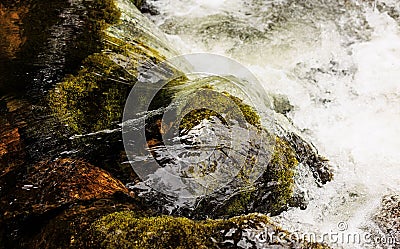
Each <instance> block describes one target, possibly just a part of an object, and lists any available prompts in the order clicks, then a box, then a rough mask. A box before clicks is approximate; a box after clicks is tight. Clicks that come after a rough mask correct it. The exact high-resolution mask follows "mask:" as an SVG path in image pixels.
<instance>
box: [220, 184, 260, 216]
mask: <svg viewBox="0 0 400 249" xmlns="http://www.w3.org/2000/svg"><path fill="white" fill-rule="evenodd" d="M253 192H254V191H251V190H245V191H241V192H240V193H239V194H237V195H235V196H234V197H232V198H231V199H230V200H229V204H228V205H227V208H226V209H225V211H224V213H225V214H226V215H227V216H228V217H232V216H234V215H240V214H243V213H245V212H246V210H247V206H248V205H249V203H250V202H251V197H252V193H253Z"/></svg>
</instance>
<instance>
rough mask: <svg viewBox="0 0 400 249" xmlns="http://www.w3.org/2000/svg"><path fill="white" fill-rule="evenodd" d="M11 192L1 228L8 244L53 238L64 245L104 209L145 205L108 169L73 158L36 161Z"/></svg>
mask: <svg viewBox="0 0 400 249" xmlns="http://www.w3.org/2000/svg"><path fill="white" fill-rule="evenodd" d="M7 197H8V198H9V199H10V201H9V202H8V205H6V206H2V207H1V210H0V211H1V213H2V218H1V219H0V230H1V229H3V230H5V231H4V233H6V235H5V238H6V239H5V241H6V243H5V244H6V245H10V246H9V247H8V248H10V247H12V248H15V247H18V248H53V247H52V246H54V245H51V244H48V240H51V239H52V240H54V243H56V244H57V243H58V244H57V245H59V246H60V245H61V244H59V243H61V242H62V243H65V238H67V237H68V236H74V234H77V233H78V232H79V229H80V228H82V227H84V226H85V225H87V224H89V223H90V222H91V221H92V220H94V219H96V218H97V217H99V216H100V215H101V214H103V215H104V214H107V213H111V212H115V211H116V210H127V209H137V207H138V206H141V205H138V204H137V203H138V202H137V201H135V199H134V198H133V196H132V195H131V194H130V193H129V191H128V190H127V189H126V188H125V186H124V185H123V184H122V183H121V182H120V181H118V180H116V179H114V178H113V177H112V176H111V175H110V174H109V173H107V172H106V171H104V170H102V169H99V168H97V167H94V166H93V165H90V164H88V163H86V162H84V161H79V160H73V159H68V158H66V159H58V160H56V161H54V162H42V163H39V164H37V165H35V166H34V167H33V168H31V169H29V172H28V174H27V176H26V177H25V179H23V180H22V181H21V182H19V183H18V184H17V186H16V189H15V190H14V191H13V192H12V194H11V196H7ZM69 226H73V227H74V230H71V229H72V228H70V227H69ZM55 228H57V229H59V230H58V234H55V233H54V229H55ZM72 233H74V234H72ZM76 236H77V235H76ZM67 239H68V241H70V238H69V237H68V238H67ZM16 245H18V246H16Z"/></svg>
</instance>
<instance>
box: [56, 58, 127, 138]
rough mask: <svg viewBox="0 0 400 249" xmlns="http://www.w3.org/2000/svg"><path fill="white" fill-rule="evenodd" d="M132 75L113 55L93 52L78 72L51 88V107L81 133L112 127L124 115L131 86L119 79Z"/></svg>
mask: <svg viewBox="0 0 400 249" xmlns="http://www.w3.org/2000/svg"><path fill="white" fill-rule="evenodd" d="M121 78H123V79H130V78H131V77H130V75H129V74H128V73H127V72H126V71H125V70H124V69H123V68H122V67H120V66H118V65H117V64H116V63H114V62H113V61H112V60H111V59H110V58H109V56H107V55H105V54H93V55H91V56H89V57H88V58H87V59H86V60H85V61H84V62H83V66H82V69H81V70H80V71H79V72H78V73H77V74H76V75H70V76H67V77H66V78H65V79H64V80H63V81H62V82H60V83H59V84H57V87H56V88H55V89H54V90H52V91H51V92H50V97H49V101H50V107H51V108H52V109H53V111H54V112H55V113H56V114H57V116H58V117H59V119H60V120H61V121H62V122H63V123H65V124H66V125H67V126H68V127H69V128H70V129H72V130H73V131H75V132H77V133H84V132H93V131H98V130H101V129H105V128H110V126H111V124H112V123H113V122H117V121H119V120H120V119H121V116H122V112H123V106H124V103H125V99H126V96H127V94H128V91H129V88H128V86H127V85H125V84H118V83H116V82H115V81H116V80H118V79H121Z"/></svg>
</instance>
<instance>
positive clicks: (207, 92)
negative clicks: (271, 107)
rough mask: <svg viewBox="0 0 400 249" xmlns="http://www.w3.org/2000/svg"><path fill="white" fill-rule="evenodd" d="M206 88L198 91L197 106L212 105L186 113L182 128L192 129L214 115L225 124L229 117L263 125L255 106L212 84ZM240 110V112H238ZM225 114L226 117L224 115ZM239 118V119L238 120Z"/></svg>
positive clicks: (180, 125) (257, 125)
mask: <svg viewBox="0 0 400 249" xmlns="http://www.w3.org/2000/svg"><path fill="white" fill-rule="evenodd" d="M201 88H202V89H204V90H202V89H201V90H199V91H198V92H196V99H195V101H194V102H195V105H196V106H211V107H212V108H213V109H209V108H200V109H197V108H193V111H191V112H190V113H188V114H186V115H185V116H184V117H182V118H181V119H180V120H181V121H180V124H179V128H180V129H181V130H190V129H192V128H193V127H195V126H196V125H198V124H200V123H201V122H202V121H203V120H205V119H211V118H212V117H215V118H218V119H219V120H220V121H221V122H222V123H223V124H225V125H226V124H227V123H228V120H229V119H235V120H236V121H240V119H241V118H244V121H246V122H247V123H248V124H250V125H253V126H255V127H257V128H260V127H261V121H260V116H259V115H258V113H257V112H256V111H255V110H254V109H253V107H251V106H249V105H247V104H245V103H243V100H241V99H240V98H238V97H235V96H233V95H231V94H229V93H228V92H222V93H220V92H218V91H216V90H214V88H213V87H212V86H210V85H205V86H202V87H201ZM237 110H240V113H237ZM223 116H224V117H223ZM238 119H239V120H238Z"/></svg>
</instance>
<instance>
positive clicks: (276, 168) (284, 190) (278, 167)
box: [266, 137, 298, 214]
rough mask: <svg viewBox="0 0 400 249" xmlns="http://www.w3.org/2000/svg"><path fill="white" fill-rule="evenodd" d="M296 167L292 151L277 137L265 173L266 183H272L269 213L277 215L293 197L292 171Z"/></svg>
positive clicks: (296, 163) (296, 162)
mask: <svg viewBox="0 0 400 249" xmlns="http://www.w3.org/2000/svg"><path fill="white" fill-rule="evenodd" d="M297 165H298V161H297V160H296V155H295V152H294V151H293V149H292V148H291V147H290V145H289V144H288V143H287V142H286V141H284V140H282V139H281V138H279V137H277V138H276V144H275V148H274V154H273V156H272V159H271V162H270V163H269V168H268V170H267V172H266V175H267V180H268V182H272V183H274V187H273V188H272V190H271V192H272V193H271V199H272V200H273V204H272V206H271V213H273V214H274V213H279V211H281V210H282V209H284V208H285V207H287V205H288V204H289V202H290V200H291V198H292V196H293V187H294V169H295V167H296V166H297Z"/></svg>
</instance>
